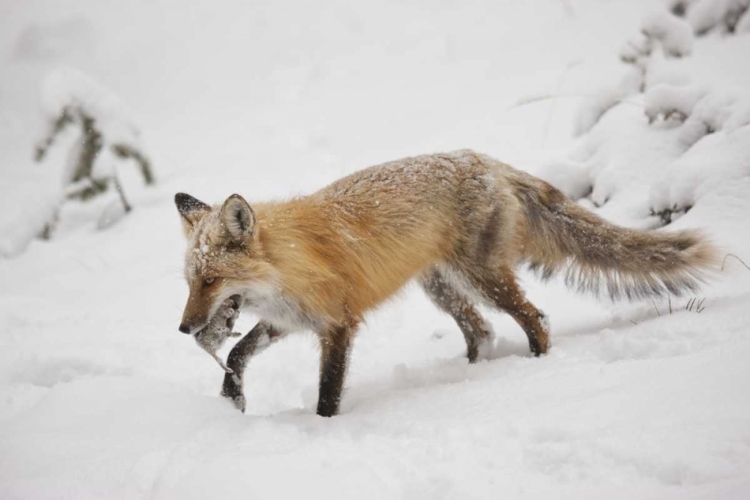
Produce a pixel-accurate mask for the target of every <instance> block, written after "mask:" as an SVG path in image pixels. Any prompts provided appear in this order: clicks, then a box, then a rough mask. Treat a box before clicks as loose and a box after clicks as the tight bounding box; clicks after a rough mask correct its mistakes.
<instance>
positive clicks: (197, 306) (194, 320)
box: [178, 286, 215, 335]
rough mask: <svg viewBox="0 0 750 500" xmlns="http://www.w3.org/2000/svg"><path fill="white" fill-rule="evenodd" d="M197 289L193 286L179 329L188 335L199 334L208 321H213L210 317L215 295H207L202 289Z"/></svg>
mask: <svg viewBox="0 0 750 500" xmlns="http://www.w3.org/2000/svg"><path fill="white" fill-rule="evenodd" d="M196 288H197V287H195V286H191V289H190V295H189V296H188V300H187V304H185V309H184V312H183V313H182V321H180V327H179V328H178V329H179V330H180V331H181V332H182V333H186V334H188V335H192V334H194V333H197V332H198V330H200V329H201V328H203V327H204V326H206V323H208V320H209V319H211V318H210V317H209V316H210V314H211V307H212V306H213V303H214V299H215V297H214V294H211V293H205V291H203V290H201V289H200V288H197V289H196Z"/></svg>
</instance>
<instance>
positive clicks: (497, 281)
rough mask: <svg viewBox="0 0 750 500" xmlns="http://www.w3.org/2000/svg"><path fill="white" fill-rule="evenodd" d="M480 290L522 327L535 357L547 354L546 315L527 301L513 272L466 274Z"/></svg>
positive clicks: (547, 327)
mask: <svg viewBox="0 0 750 500" xmlns="http://www.w3.org/2000/svg"><path fill="white" fill-rule="evenodd" d="M467 276H468V277H469V279H470V281H471V283H472V284H473V285H474V286H475V287H476V288H477V290H478V291H479V292H480V293H481V294H482V295H483V296H484V297H485V298H486V299H487V300H489V302H490V303H491V304H493V305H494V306H495V307H497V308H498V309H500V310H502V311H505V312H507V313H508V314H510V316H511V317H512V318H513V319H514V320H515V321H516V323H518V325H519V326H520V327H521V328H523V331H524V332H525V333H526V336H527V337H528V339H529V348H530V349H531V352H532V353H534V355H535V356H539V355H541V354H545V353H546V352H547V350H548V349H549V347H550V339H549V321H548V318H547V316H546V315H545V314H544V313H543V312H542V311H540V310H539V309H537V308H536V307H534V304H532V303H531V302H529V301H528V300H527V299H526V295H525V294H524V292H523V290H522V289H521V287H520V286H519V285H518V282H517V280H516V276H515V274H514V273H513V271H512V270H511V269H510V268H509V267H507V266H503V267H501V268H500V269H499V270H497V269H495V270H490V269H486V268H485V269H482V270H480V271H478V272H476V271H474V272H469V273H467Z"/></svg>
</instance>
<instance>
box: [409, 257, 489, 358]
mask: <svg viewBox="0 0 750 500" xmlns="http://www.w3.org/2000/svg"><path fill="white" fill-rule="evenodd" d="M419 284H420V285H421V286H422V289H423V290H424V291H425V293H426V294H427V296H428V297H430V299H431V300H432V302H433V303H434V304H435V305H436V306H437V307H438V309H440V310H441V311H443V312H446V313H448V314H450V315H451V316H453V319H454V320H455V321H456V324H458V327H459V328H460V329H461V332H462V333H463V334H464V339H465V340H466V354H467V356H468V358H469V363H474V362H476V361H477V357H478V355H479V346H480V345H482V343H483V342H485V341H491V340H492V331H491V330H490V329H489V328H488V327H487V324H486V322H485V321H484V318H482V315H481V314H479V311H477V310H476V308H475V307H474V306H473V305H472V304H471V302H469V300H468V298H467V297H466V296H465V295H464V294H463V293H461V291H459V290H458V289H457V288H456V287H454V286H453V285H451V284H450V283H448V282H447V281H446V280H445V278H444V277H443V275H442V274H441V273H440V271H437V270H435V271H432V272H430V273H428V274H425V275H423V276H421V277H420V279H419Z"/></svg>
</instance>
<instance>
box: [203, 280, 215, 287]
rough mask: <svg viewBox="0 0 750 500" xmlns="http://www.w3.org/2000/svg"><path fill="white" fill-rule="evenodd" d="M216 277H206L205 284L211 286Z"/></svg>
mask: <svg viewBox="0 0 750 500" xmlns="http://www.w3.org/2000/svg"><path fill="white" fill-rule="evenodd" d="M215 280H216V278H206V279H204V280H203V286H211V285H212V284H213V282H214V281H215Z"/></svg>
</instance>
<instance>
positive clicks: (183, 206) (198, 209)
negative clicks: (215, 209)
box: [174, 193, 211, 233]
mask: <svg viewBox="0 0 750 500" xmlns="http://www.w3.org/2000/svg"><path fill="white" fill-rule="evenodd" d="M174 204H175V205H177V211H178V212H180V215H181V216H182V222H183V228H184V229H185V233H189V232H190V231H191V230H192V229H193V226H195V224H196V223H197V222H198V221H199V220H201V218H202V217H203V216H204V215H206V214H207V213H208V212H209V211H210V210H211V207H210V206H209V205H206V204H205V203H203V202H202V201H200V200H198V199H197V198H193V197H192V196H190V195H189V194H185V193H177V194H176V195H174Z"/></svg>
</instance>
